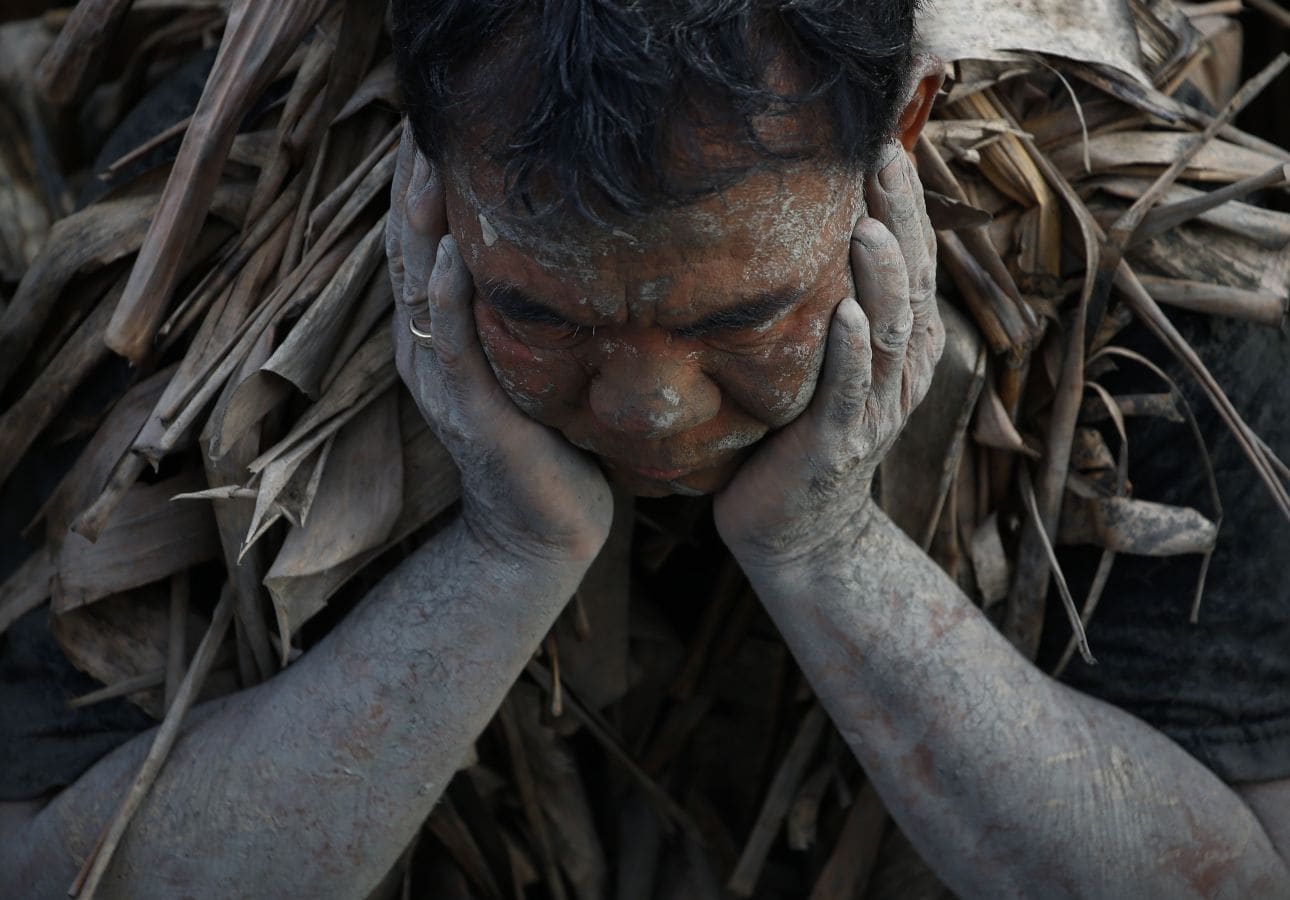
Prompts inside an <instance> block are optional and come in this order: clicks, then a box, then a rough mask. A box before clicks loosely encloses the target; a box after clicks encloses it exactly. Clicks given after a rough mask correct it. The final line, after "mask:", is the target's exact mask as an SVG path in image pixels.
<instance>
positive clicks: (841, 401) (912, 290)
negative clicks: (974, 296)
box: [715, 152, 945, 571]
mask: <svg viewBox="0 0 1290 900" xmlns="http://www.w3.org/2000/svg"><path fill="white" fill-rule="evenodd" d="M865 188H866V190H865V193H866V196H867V199H868V203H869V214H870V216H872V218H868V217H866V218H862V219H860V221H859V222H858V223H857V224H856V228H855V232H854V234H853V235H852V239H851V267H852V274H853V276H854V279H855V287H856V296H857V298H858V300H859V302H858V303H857V302H856V300H855V299H852V298H847V299H845V300H843V301H842V302H841V303H839V304H838V306H837V309H836V310H835V311H834V314H833V323H832V326H831V327H830V330H829V337H828V345H827V348H826V350H825V358H824V367H823V370H822V371H821V374H820V381H819V384H818V386H817V387H816V391H815V396H814V398H813V399H812V400H811V405H810V406H809V407H808V408H807V410H806V412H804V413H803V414H802V415H801V416H800V417H799V418H798V419H797V420H796V421H794V422H793V423H792V424H791V425H789V426H788V427H787V428H785V429H784V430H783V431H781V432H779V433H778V434H776V435H775V436H773V437H772V438H771V439H770V440H769V441H767V443H766V444H765V445H764V446H763V447H761V448H760V449H759V450H758V451H757V452H756V453H755V454H754V455H753V456H752V457H751V458H750V459H749V460H748V462H747V463H745V464H744V466H743V467H742V468H741V469H740V470H739V472H738V473H737V474H736V476H735V478H734V480H733V481H732V482H731V483H730V485H729V486H728V487H727V488H726V489H725V490H724V491H722V492H721V494H719V495H718V497H717V499H716V507H715V510H716V521H717V528H718V530H719V531H720V532H721V536H722V539H723V540H724V541H725V542H726V545H727V546H728V547H729V548H730V549H731V551H732V552H733V553H734V554H735V557H736V559H738V560H739V562H740V564H741V565H742V566H743V567H744V569H745V571H747V570H748V569H749V567H752V568H756V569H762V570H767V569H775V568H782V567H784V566H788V565H793V564H797V563H809V561H810V560H811V559H813V558H815V557H817V556H818V555H819V554H821V553H825V554H829V553H830V551H831V549H832V548H836V547H838V546H839V542H840V541H849V540H854V535H855V528H856V526H857V524H861V523H863V521H864V518H865V516H864V513H865V511H866V509H867V508H868V504H869V495H870V485H871V483H872V479H873V473H874V472H875V471H876V470H877V467H878V463H879V462H881V461H882V458H883V456H884V455H886V453H887V451H888V450H889V449H890V448H891V445H892V444H893V443H894V442H895V440H896V437H897V436H898V435H899V434H900V430H901V428H903V427H904V424H905V421H906V419H907V418H908V417H909V414H910V412H912V411H913V409H914V407H916V406H917V405H918V404H919V402H920V401H921V400H922V399H923V396H924V394H926V393H927V387H928V385H929V384H930V382H931V380H932V372H933V370H934V369H935V367H936V362H937V360H939V359H940V355H941V351H942V350H943V349H944V346H945V331H944V328H943V326H942V324H941V320H940V316H939V314H938V313H937V310H936V236H935V233H934V232H933V231H932V226H931V223H930V221H928V218H927V211H926V209H925V208H924V204H923V191H922V187H921V185H920V184H919V181H918V175H917V173H916V172H915V171H914V167H913V165H912V164H911V163H910V161H909V158H908V157H907V156H906V155H905V154H904V153H903V152H896V153H895V156H894V158H893V159H891V161H890V162H888V163H887V165H886V166H885V167H884V168H883V169H882V170H881V172H880V174H879V175H878V176H876V177H875V176H870V177H869V178H868V181H867V183H866V186H865Z"/></svg>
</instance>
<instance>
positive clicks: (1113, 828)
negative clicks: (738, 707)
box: [753, 510, 1290, 898]
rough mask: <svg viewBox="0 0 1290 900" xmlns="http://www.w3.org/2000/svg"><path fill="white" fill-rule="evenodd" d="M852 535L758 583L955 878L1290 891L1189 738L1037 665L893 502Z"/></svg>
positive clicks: (1242, 811)
mask: <svg viewBox="0 0 1290 900" xmlns="http://www.w3.org/2000/svg"><path fill="white" fill-rule="evenodd" d="M840 538H841V539H840V540H839V541H838V542H837V544H836V545H834V547H833V551H832V552H829V553H828V554H827V557H828V559H827V560H826V559H824V558H822V557H820V556H815V557H814V558H813V559H812V560H811V561H810V567H809V568H800V567H799V568H785V569H781V570H778V571H776V572H773V573H772V572H766V571H761V570H758V569H753V571H754V572H755V573H757V574H756V575H755V577H754V581H753V586H754V587H755V588H756V590H757V593H758V596H759V597H761V599H762V601H763V603H765V604H766V607H767V609H768V610H769V611H770V613H771V615H772V617H773V618H774V619H775V622H776V624H777V625H778V626H779V628H780V630H781V631H782V632H783V634H784V637H785V639H786V640H787V641H788V644H789V646H790V647H791V648H792V651H793V654H794V656H795V657H796V659H797V661H798V662H799V664H800V665H801V666H802V669H803V671H804V672H805V673H806V675H807V677H808V678H809V679H810V681H811V683H812V685H813V686H814V688H815V691H816V693H817V694H818V696H819V697H820V699H821V701H822V702H823V703H824V705H825V707H826V708H827V709H828V710H829V713H830V714H831V715H832V717H833V720H834V721H835V722H836V723H838V726H839V728H840V729H841V731H842V734H843V736H844V737H845V738H846V740H847V743H848V744H849V745H850V747H851V749H852V751H853V752H854V753H855V755H856V758H857V759H858V760H859V761H860V763H861V765H862V766H864V769H865V772H866V773H867V774H868V775H869V777H870V778H871V779H872V781H873V783H874V786H875V788H876V789H877V790H878V792H879V794H880V795H881V796H882V798H883V800H884V802H885V803H886V804H887V808H888V809H889V810H890V812H891V814H892V816H893V818H895V819H896V821H897V822H898V823H899V824H900V825H901V827H902V828H903V829H904V830H905V833H906V834H907V835H908V836H909V838H910V840H911V841H913V843H914V844H915V846H916V847H917V848H918V849H919V851H920V852H921V853H922V855H923V858H924V859H926V860H928V861H929V862H931V863H932V864H933V867H934V868H935V869H936V871H937V874H938V875H939V876H940V877H941V878H942V879H943V880H944V881H945V882H946V883H947V884H948V885H949V886H950V887H951V888H952V889H953V890H954V891H955V892H956V893H958V894H960V895H962V896H965V897H984V896H992V897H998V896H1027V895H1030V896H1045V897H1052V896H1086V897H1180V898H1181V897H1218V896H1224V897H1241V898H1245V897H1284V896H1287V895H1290V872H1288V871H1287V868H1286V866H1285V863H1284V862H1283V861H1282V859H1281V858H1280V856H1278V854H1277V852H1276V850H1275V849H1274V847H1273V845H1272V843H1271V841H1270V840H1269V838H1268V836H1267V834H1265V833H1264V830H1263V828H1262V826H1261V825H1260V822H1259V820H1258V819H1257V818H1256V817H1255V815H1254V814H1253V812H1251V810H1250V808H1249V807H1247V806H1246V805H1245V803H1244V802H1243V801H1242V799H1241V798H1240V797H1239V796H1238V795H1237V794H1236V793H1234V792H1233V790H1232V789H1231V788H1229V787H1228V786H1227V785H1225V784H1223V783H1222V782H1221V781H1220V780H1219V779H1218V778H1217V777H1216V776H1215V775H1214V774H1213V773H1211V772H1210V771H1209V770H1208V769H1206V768H1205V767H1204V766H1202V765H1201V764H1200V763H1199V762H1197V761H1196V760H1195V759H1193V758H1192V757H1191V756H1189V755H1188V754H1187V753H1186V752H1184V751H1183V750H1182V749H1181V748H1180V747H1178V745H1176V744H1175V743H1173V742H1172V741H1170V740H1169V739H1168V738H1166V737H1165V736H1164V735H1162V734H1160V733H1159V732H1158V731H1156V730H1155V729H1153V728H1151V727H1150V726H1149V725H1147V724H1145V723H1144V722H1142V721H1140V720H1138V719H1135V718H1133V717H1132V716H1130V715H1128V714H1127V713H1125V712H1123V711H1121V710H1119V709H1116V708H1115V707H1112V706H1109V705H1107V704H1105V703H1102V702H1101V701H1099V700H1096V699H1094V698H1092V697H1088V696H1085V695H1083V694H1080V693H1077V692H1075V691H1073V690H1070V689H1069V688H1067V687H1065V686H1063V685H1061V684H1060V683H1058V682H1056V681H1054V680H1052V679H1050V678H1049V677H1047V676H1046V675H1045V674H1043V673H1042V672H1040V671H1039V670H1038V669H1036V668H1035V667H1034V666H1032V665H1031V664H1030V663H1029V662H1028V661H1027V660H1026V659H1025V658H1023V657H1022V656H1021V655H1020V654H1019V653H1017V652H1016V651H1015V650H1014V649H1013V647H1012V646H1011V645H1010V644H1009V643H1008V642H1007V641H1006V640H1005V639H1004V638H1003V637H1002V635H1000V634H999V632H998V631H997V630H996V629H995V628H994V627H993V626H992V625H991V624H990V623H989V622H988V621H987V620H986V618H985V616H984V615H982V614H981V612H980V611H979V610H978V609H977V608H976V607H975V606H973V605H972V604H971V603H970V602H969V601H968V599H967V598H966V597H964V596H963V595H962V594H961V593H960V592H959V591H958V589H957V587H956V586H955V585H954V584H953V583H952V582H951V581H950V580H949V578H948V577H946V576H945V574H944V573H943V572H941V570H940V569H939V568H938V567H937V566H936V565H935V563H933V562H932V561H931V560H930V559H929V558H928V557H927V556H926V555H925V554H923V553H922V551H921V550H920V549H919V548H918V547H916V546H915V545H914V544H913V543H912V542H911V541H910V540H909V539H908V538H906V537H905V535H904V534H903V533H902V532H901V531H900V530H899V529H898V528H896V527H895V526H894V525H893V524H892V523H891V521H890V520H888V519H887V518H886V517H885V516H883V515H882V513H880V512H878V511H876V510H873V511H871V512H870V513H869V515H867V516H865V517H863V519H862V520H861V521H859V522H857V523H854V524H853V525H852V526H851V527H849V528H848V529H847V530H846V532H845V534H844V535H841V536H840ZM804 562H805V561H804Z"/></svg>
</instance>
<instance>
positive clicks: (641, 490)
mask: <svg viewBox="0 0 1290 900" xmlns="http://www.w3.org/2000/svg"><path fill="white" fill-rule="evenodd" d="M741 459H742V456H740V457H739V458H736V459H732V460H729V461H727V462H724V463H721V464H719V465H715V466H709V467H706V468H702V469H695V470H693V471H691V472H687V473H685V474H684V475H681V476H678V477H676V478H672V479H667V478H655V477H651V476H648V475H645V474H642V473H639V472H634V471H632V470H631V469H628V468H623V467H621V466H619V465H614V464H607V465H605V467H604V468H605V472H606V474H607V475H608V476H609V480H610V481H611V482H612V483H613V484H614V486H615V487H619V488H621V489H623V490H625V491H627V492H629V493H631V494H634V495H635V496H637V497H670V496H673V495H677V496H682V497H701V496H703V495H705V494H715V493H716V492H717V491H719V490H721V489H722V488H723V487H725V486H726V485H727V484H729V483H730V479H731V478H733V477H734V475H735V472H736V471H737V470H738V468H739V463H740V461H741Z"/></svg>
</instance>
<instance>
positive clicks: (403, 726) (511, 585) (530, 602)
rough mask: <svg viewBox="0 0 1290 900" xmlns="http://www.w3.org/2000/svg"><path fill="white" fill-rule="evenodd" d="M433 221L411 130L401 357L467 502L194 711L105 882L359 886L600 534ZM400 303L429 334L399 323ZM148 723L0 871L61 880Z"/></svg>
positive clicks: (329, 889)
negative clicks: (278, 657) (319, 631)
mask: <svg viewBox="0 0 1290 900" xmlns="http://www.w3.org/2000/svg"><path fill="white" fill-rule="evenodd" d="M414 156H415V157H416V164H415V166H414V164H413V158H414ZM405 204H406V205H405ZM445 231H446V218H445V215H444V212H443V195H442V190H441V186H440V184H439V183H438V181H437V179H436V178H435V177H434V175H433V173H432V172H431V170H430V167H429V166H428V164H426V163H425V161H424V160H423V159H421V158H420V156H419V154H415V151H414V148H413V146H412V144H411V141H410V139H408V138H406V137H405V140H404V146H403V148H402V151H401V153H400V160H399V166H398V169H397V174H396V176H395V184H394V203H393V204H392V206H391V212H390V226H389V234H388V240H387V247H388V250H389V256H390V271H391V276H392V279H393V281H394V287H395V296H396V297H397V298H398V302H397V303H396V304H395V307H396V308H395V312H394V316H393V321H392V327H393V333H394V339H395V351H396V356H397V359H396V362H397V365H398V369H399V373H400V375H402V377H403V380H404V381H405V382H406V384H407V386H408V388H409V389H410V391H411V393H412V396H413V398H414V399H415V400H416V401H417V403H418V406H419V407H420V409H421V411H422V413H423V415H424V416H425V417H426V420H427V421H428V422H429V424H430V427H431V428H432V429H433V430H434V431H435V434H436V435H437V436H438V437H439V439H440V441H442V442H443V444H444V446H445V447H446V448H447V450H448V452H449V453H451V454H452V457H453V459H454V461H455V462H456V464H457V468H458V470H459V471H460V474H461V484H462V510H461V514H460V515H459V517H458V518H457V519H456V521H454V522H453V523H452V524H450V525H449V526H448V527H447V528H446V529H445V530H443V531H442V532H440V533H439V534H438V535H437V536H436V537H435V538H433V539H432V540H431V541H430V542H429V543H427V544H426V546H424V547H422V548H421V549H419V550H418V551H417V552H416V553H414V554H413V555H412V556H411V557H409V558H408V559H407V560H406V561H405V562H404V563H403V564H402V565H401V566H400V567H399V568H398V569H397V570H396V571H395V572H394V573H393V574H391V575H390V576H388V577H387V578H386V579H385V580H384V581H382V582H381V584H380V585H379V586H378V587H377V588H376V589H375V590H374V591H373V592H372V593H371V594H370V595H369V596H368V597H367V598H365V599H364V601H363V603H362V604H361V605H360V606H359V607H358V608H357V609H356V610H355V611H354V612H353V613H351V614H350V616H348V617H347V618H346V620H345V621H344V622H343V623H342V624H341V625H340V626H338V627H337V629H336V630H335V631H334V632H333V633H332V634H331V635H330V636H329V637H328V638H327V640H325V641H323V642H322V643H320V644H319V645H318V646H317V647H315V648H314V649H313V650H311V651H310V652H309V653H308V654H306V655H305V657H304V658H303V659H302V660H301V661H300V662H298V663H297V664H296V665H294V666H292V667H291V668H290V669H288V670H287V671H285V672H283V673H282V674H280V675H278V676H277V677H275V678H274V679H273V680H272V681H270V682H267V683H266V684H264V685H262V686H260V687H258V688H256V689H255V690H253V691H248V692H246V693H243V694H238V695H235V696H233V697H229V698H226V699H224V700H223V701H220V702H218V703H215V704H211V705H210V706H209V707H206V708H204V709H202V710H198V711H196V712H195V714H194V717H193V718H194V720H195V721H193V722H192V723H190V724H189V726H188V729H187V732H186V733H185V734H184V735H183V737H182V738H181V739H180V741H179V742H178V743H177V744H176V746H175V748H174V750H173V751H172V753H171V756H170V758H169V760H168V761H167V764H166V766H165V768H164V769H163V771H162V774H161V776H160V778H159V779H158V781H157V783H156V784H155V785H154V787H153V790H152V791H151V793H150V794H149V796H148V798H147V800H146V801H145V803H144V805H143V806H142V807H141V809H140V810H139V813H138V815H137V816H136V817H135V819H134V821H133V822H132V823H131V826H130V829H129V830H128V832H127V834H126V837H125V839H124V840H123V842H122V844H121V846H120V848H119V849H118V852H117V855H116V856H114V857H113V860H112V865H111V867H110V868H109V869H108V875H107V878H106V881H105V883H104V888H105V892H106V893H109V894H111V895H113V896H126V897H132V898H133V897H150V896H156V897H175V896H200V897H217V896H231V895H236V896H239V897H266V898H277V897H295V896H307V897H332V896H338V897H362V896H365V895H366V894H367V892H368V891H369V890H370V889H371V888H372V887H374V886H375V885H376V883H377V882H378V880H379V879H380V878H381V877H382V876H384V875H385V874H386V872H387V871H388V870H389V868H390V866H391V865H392V864H393V863H394V862H395V860H396V859H397V857H398V855H399V854H400V853H401V852H402V851H403V850H404V849H405V847H406V846H407V845H408V843H409V842H410V840H411V839H412V836H413V835H414V834H415V833H416V830H417V829H418V828H419V827H420V826H421V824H422V822H423V820H424V819H425V817H426V816H427V814H428V813H429V812H430V809H431V807H432V806H433V805H434V803H435V801H436V800H437V799H438V797H439V794H440V792H441V791H442V790H443V789H444V787H445V786H446V785H447V783H448V780H449V779H450V778H451V776H452V774H453V773H454V772H455V771H456V769H457V767H458V765H459V763H461V761H462V760H463V759H464V758H465V756H466V754H467V752H468V751H469V749H470V746H471V743H472V742H473V741H474V740H475V738H476V736H477V735H478V734H479V733H480V732H481V731H482V730H483V729H484V726H485V725H486V724H487V723H488V721H489V719H490V718H491V717H492V715H493V713H494V711H495V710H496V709H497V707H498V705H499V704H500V703H501V701H502V698H503V697H504V696H505V694H506V692H507V690H508V689H509V687H510V686H511V683H512V682H513V681H514V679H515V678H516V677H517V676H518V674H519V672H520V669H521V668H522V667H523V665H524V663H525V662H526V661H527V660H528V658H529V656H530V655H531V654H532V652H533V650H534V649H535V648H536V647H537V646H538V644H539V642H540V641H541V639H542V637H543V635H545V634H546V632H547V630H548V629H549V628H550V627H551V624H552V623H553V622H554V620H555V618H556V616H557V615H558V614H559V612H560V610H561V608H562V607H563V606H564V604H565V602H566V601H567V600H568V598H569V597H570V596H572V594H573V592H574V590H575V589H576V588H577V586H578V583H579V582H580V580H581V578H582V575H583V574H584V573H585V571H586V569H587V568H588V566H589V565H590V563H591V561H592V559H594V558H595V556H596V554H597V552H598V551H599V549H600V547H601V545H602V544H603V543H604V541H605V538H606V536H607V535H608V532H609V527H610V521H611V519H612V516H613V510H612V499H611V497H610V494H609V487H608V485H607V484H606V483H605V481H604V478H603V477H602V476H601V474H600V472H599V470H598V469H597V468H596V466H595V464H594V463H593V462H591V461H590V460H589V459H587V458H586V457H585V456H583V455H582V454H581V453H579V452H578V451H576V450H574V448H572V447H571V446H569V445H568V444H567V443H565V442H564V441H563V440H562V439H561V438H560V436H559V435H558V434H556V433H554V432H552V431H550V430H549V429H547V428H544V427H543V426H541V425H539V424H537V423H536V422H534V421H532V420H531V419H528V418H527V417H526V416H524V414H523V413H521V412H520V411H519V409H518V408H516V407H515V406H514V405H513V404H512V403H511V401H510V399H509V398H508V397H507V396H506V394H505V393H504V392H503V391H502V389H501V387H500V385H498V384H497V381H496V379H495V377H494V376H493V373H492V371H491V370H490V369H489V366H488V362H487V360H486V359H485V358H484V354H483V350H482V349H481V348H480V346H479V341H478V337H477V334H476V330H475V322H474V318H473V313H472V312H471V306H470V298H471V294H472V292H473V285H472V284H471V280H470V274H469V272H468V271H467V269H466V266H465V264H464V262H463V261H462V260H461V258H460V255H459V253H458V252H457V249H456V244H455V242H453V241H452V239H451V238H450V237H445V236H444V233H445ZM441 238H442V240H441ZM436 248H437V249H438V253H437V254H436V252H435V251H436ZM432 259H433V260H435V264H434V270H433V273H431V272H430V271H429V268H430V261H431V260H432ZM414 315H415V316H416V321H417V323H418V328H419V330H420V331H421V332H422V333H430V334H432V336H431V337H428V338H425V339H417V340H413V335H412V332H411V330H410V329H409V327H408V322H409V318H410V317H412V316H414ZM149 742H150V736H148V735H144V736H142V737H140V738H138V739H136V740H134V741H132V742H131V743H129V744H127V745H125V746H124V747H122V748H121V749H119V750H118V751H117V752H115V753H113V754H111V755H110V756H108V757H107V758H106V759H104V760H102V761H101V762H100V763H99V764H98V765H96V766H95V767H93V768H92V769H91V770H90V771H89V772H87V773H86V774H85V775H84V776H83V777H82V778H81V779H79V780H78V781H77V783H76V784H74V785H72V786H71V787H70V788H68V789H67V790H65V791H64V792H63V793H62V794H60V795H59V796H58V797H57V798H55V800H54V801H53V802H52V803H51V804H50V805H49V806H47V807H46V808H44V809H43V810H42V811H41V812H40V813H39V814H38V815H37V816H36V817H35V818H34V819H32V820H31V822H30V823H29V824H28V825H27V827H26V828H25V830H24V832H23V833H22V836H21V838H20V839H19V840H15V841H7V842H5V843H4V844H3V845H2V846H0V884H3V885H5V886H6V887H7V886H9V885H10V884H12V883H14V882H15V881H16V882H17V883H19V884H22V885H23V886H24V890H22V891H21V892H20V893H21V895H22V896H24V897H28V896H30V897H62V896H64V895H65V892H66V890H67V887H68V885H69V884H70V883H71V881H72V878H73V877H74V876H75V874H76V871H77V869H78V867H79V865H80V862H81V861H82V860H84V859H85V857H86V856H87V855H88V854H89V852H90V851H91V848H92V846H93V844H94V841H95V840H96V838H97V836H98V834H99V833H100V831H101V829H102V826H103V824H104V822H106V821H107V820H108V818H109V817H110V816H111V814H112V812H113V811H114V809H115V808H116V805H117V803H118V802H119V801H120V798H121V796H122V795H123V793H124V791H125V789H126V787H127V786H128V784H129V783H130V781H131V779H132V778H133V777H134V774H135V772H136V771H137V769H138V765H139V763H140V762H141V760H142V759H143V757H144V755H145V754H146V752H147V749H148V745H149Z"/></svg>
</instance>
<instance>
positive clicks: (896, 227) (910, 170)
mask: <svg viewBox="0 0 1290 900" xmlns="http://www.w3.org/2000/svg"><path fill="white" fill-rule="evenodd" d="M897 148H899V145H897ZM869 200H870V215H872V216H873V217H874V218H876V219H878V221H880V222H882V223H883V224H884V225H886V226H887V229H888V230H889V231H891V233H892V234H893V235H895V236H896V240H897V241H898V242H899V244H900V248H901V251H902V253H903V254H904V257H905V268H906V272H907V273H908V275H909V296H910V303H911V304H912V308H913V312H914V321H915V324H916V325H917V326H921V325H922V324H924V323H925V322H926V321H927V319H928V317H929V316H930V315H931V314H932V312H933V307H934V304H935V300H936V254H935V251H934V250H933V249H932V246H933V245H932V244H930V243H929V235H932V234H933V232H932V227H931V220H930V219H929V218H928V216H927V208H926V205H925V201H924V199H923V190H922V185H921V184H920V183H919V181H918V175H917V173H916V172H915V171H914V166H913V163H911V162H910V161H909V156H908V154H906V153H904V152H902V151H900V150H899V149H897V152H896V153H895V155H894V156H893V157H892V158H891V159H890V160H889V162H888V163H887V165H886V166H884V167H883V168H882V169H881V170H880V171H879V173H878V176H877V178H871V179H870V197H869ZM932 240H934V237H932Z"/></svg>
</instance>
